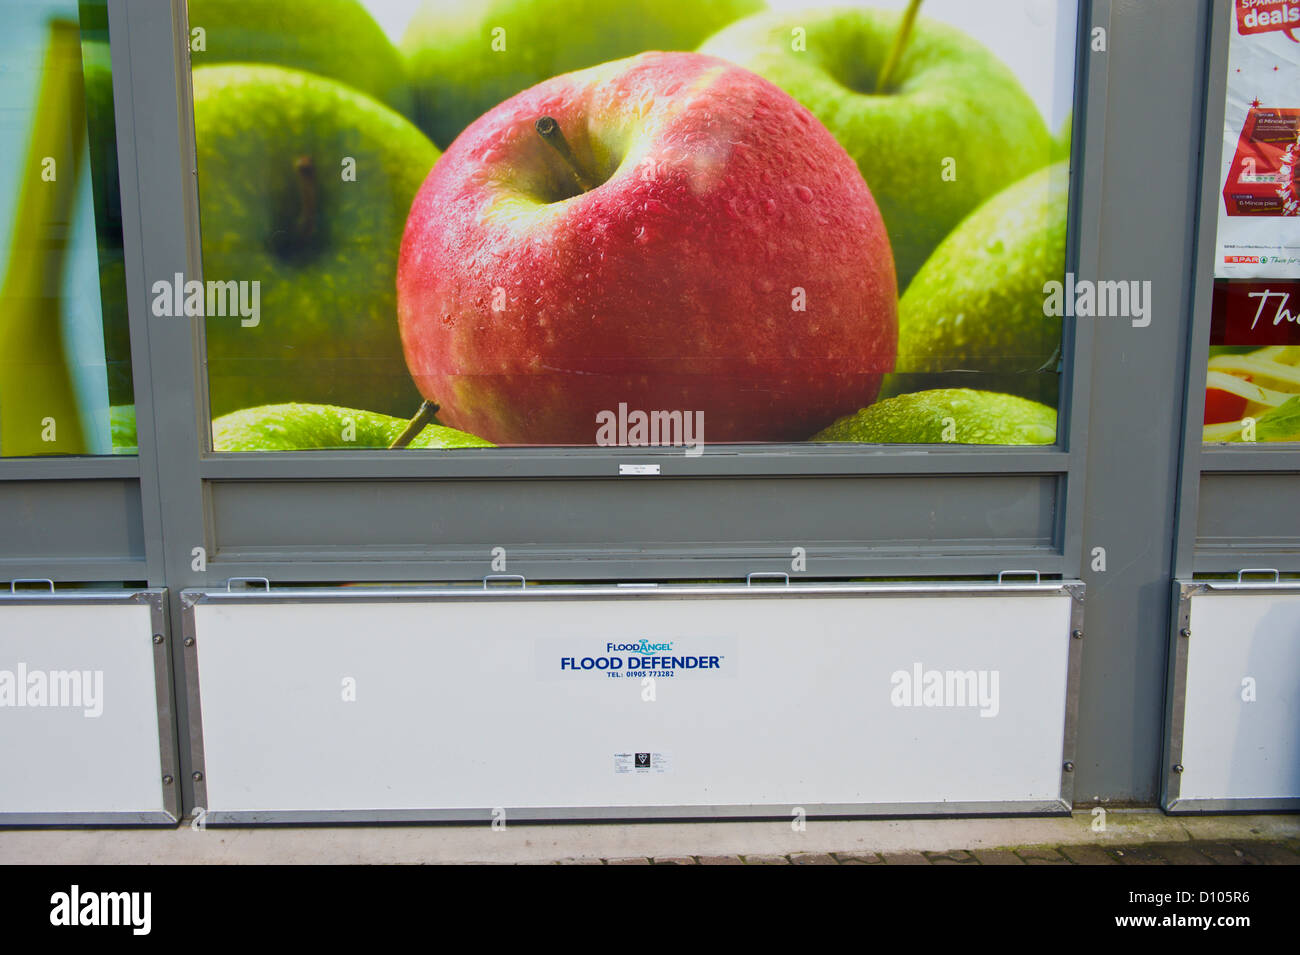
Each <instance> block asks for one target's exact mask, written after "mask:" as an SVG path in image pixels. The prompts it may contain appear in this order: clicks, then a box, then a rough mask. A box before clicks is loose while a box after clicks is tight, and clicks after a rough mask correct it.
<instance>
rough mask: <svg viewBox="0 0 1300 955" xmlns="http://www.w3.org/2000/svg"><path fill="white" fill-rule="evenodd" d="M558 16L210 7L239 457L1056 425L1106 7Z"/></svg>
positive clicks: (388, 6)
mask: <svg viewBox="0 0 1300 955" xmlns="http://www.w3.org/2000/svg"><path fill="white" fill-rule="evenodd" d="M552 6H553V4H545V3H529V2H526V0H515V2H505V0H500V2H493V3H468V2H461V0H427V2H420V0H410V2H403V0H369V2H366V3H358V2H356V0H330V2H313V3H310V4H300V3H287V2H286V3H280V4H276V5H274V6H271V5H265V4H247V3H239V2H234V0H191V2H190V3H189V7H188V9H189V28H190V47H191V49H190V60H191V64H192V67H193V69H192V74H191V83H192V86H193V101H194V126H195V139H196V147H197V154H198V163H197V168H198V187H199V200H200V201H199V208H200V217H201V229H202V257H203V271H204V275H203V279H204V282H203V284H200V283H199V282H198V281H195V280H194V279H192V278H191V277H188V276H181V275H177V276H174V277H170V278H169V279H168V280H166V281H159V282H158V283H157V285H156V286H155V289H154V290H153V293H152V294H153V300H152V307H153V310H154V314H155V315H157V316H159V317H166V316H173V317H175V316H190V315H196V314H202V315H203V316H204V325H205V330H206V342H205V344H206V368H207V393H208V398H209V401H210V408H211V416H212V447H213V450H215V451H218V452H222V451H237V452H246V451H276V450H304V449H315V448H376V449H382V448H394V449H396V448H403V447H405V448H419V449H430V448H432V449H459V448H474V447H483V446H596V447H621V448H637V447H666V448H677V449H680V450H681V451H682V452H683V453H686V454H699V453H702V451H703V449H704V448H705V447H707V446H708V445H710V444H737V443H741V444H754V443H794V442H814V443H822V444H829V443H832V442H836V443H838V442H850V443H872V444H875V443H912V444H915V443H939V442H946V443H956V444H1009V445H1030V444H1040V445H1041V444H1052V443H1054V442H1055V440H1056V410H1055V409H1056V405H1057V402H1058V391H1059V383H1060V355H1061V320H1060V318H1059V317H1055V316H1052V315H1049V314H1045V311H1044V307H1043V303H1044V286H1045V284H1046V283H1048V282H1050V281H1060V280H1061V279H1062V277H1063V275H1064V272H1065V239H1066V228H1067V223H1066V210H1067V206H1068V197H1069V158H1068V157H1069V149H1070V144H1069V138H1070V135H1069V134H1070V125H1071V117H1072V105H1073V104H1072V95H1073V84H1074V57H1075V33H1076V27H1075V22H1076V15H1077V11H1076V8H1075V4H1074V3H1073V2H1055V0H1029V2H1026V0H1005V2H999V3H992V4H979V5H971V4H967V3H964V2H951V0H949V2H945V0H927V2H925V3H923V4H921V5H920V10H919V16H916V15H915V14H916V12H917V11H916V6H917V5H915V4H909V3H907V2H887V0H877V2H870V3H860V4H852V3H848V4H843V5H841V6H839V7H835V8H832V9H830V10H827V9H826V8H825V7H824V5H817V6H816V7H812V6H810V5H807V4H792V3H772V4H771V5H770V8H768V6H766V5H765V4H764V3H763V2H762V0H704V2H700V3H694V4H690V5H685V6H684V5H679V4H665V3H657V2H650V0H641V2H635V3H596V2H586V3H578V4H574V5H573V14H574V15H573V16H571V17H565V18H563V19H562V20H557V19H556V18H554V17H552V16H548V15H547V14H546V11H547V10H549V9H550V8H551V7H552ZM976 7H978V9H976ZM909 8H910V9H909Z"/></svg>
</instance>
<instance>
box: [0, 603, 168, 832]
mask: <svg viewBox="0 0 1300 955" xmlns="http://www.w3.org/2000/svg"><path fill="white" fill-rule="evenodd" d="M162 601H163V592H162V591H160V590H150V591H140V592H129V591H105V592H96V591H69V592H67V593H66V594H65V593H60V594H54V593H50V594H48V595H45V596H37V595H33V594H31V593H30V592H27V591H19V592H18V593H16V594H14V593H7V594H4V595H3V596H0V825H33V824H51V823H54V824H64V823H91V824H124V825H144V824H157V825H171V824H174V823H175V822H176V820H177V818H178V810H179V794H178V787H177V784H176V780H175V778H174V776H175V772H176V769H175V741H174V738H173V732H172V728H171V727H172V721H173V715H172V707H171V704H170V699H171V697H170V687H171V679H170V675H169V671H168V667H167V653H166V650H167V648H166V643H165V639H163V640H160V639H158V638H159V637H162V636H163V635H164V633H165V631H164V626H163V609H162ZM155 635H157V636H155Z"/></svg>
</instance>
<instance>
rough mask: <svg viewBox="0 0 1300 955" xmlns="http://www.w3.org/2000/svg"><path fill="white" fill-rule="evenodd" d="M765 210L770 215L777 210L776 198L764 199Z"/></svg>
mask: <svg viewBox="0 0 1300 955" xmlns="http://www.w3.org/2000/svg"><path fill="white" fill-rule="evenodd" d="M763 211H764V212H766V213H767V214H768V215H771V214H772V213H773V212H776V200H775V199H764V200H763Z"/></svg>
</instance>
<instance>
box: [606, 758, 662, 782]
mask: <svg viewBox="0 0 1300 955" xmlns="http://www.w3.org/2000/svg"><path fill="white" fill-rule="evenodd" d="M667 770H668V757H667V756H666V755H664V754H663V753H615V754H614V772H615V774H616V775H619V776H621V775H623V774H625V773H637V774H646V775H653V776H657V775H659V774H660V773H663V772H666V771H667Z"/></svg>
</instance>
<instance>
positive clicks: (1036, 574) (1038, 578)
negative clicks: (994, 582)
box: [998, 570, 1043, 587]
mask: <svg viewBox="0 0 1300 955" xmlns="http://www.w3.org/2000/svg"><path fill="white" fill-rule="evenodd" d="M1007 574H1033V575H1034V583H1036V584H1041V583H1042V582H1043V575H1042V574H1040V573H1039V572H1038V571H1036V570H1000V571H998V586H999V587H1000V586H1002V578H1003V577H1005V576H1006V575H1007Z"/></svg>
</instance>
